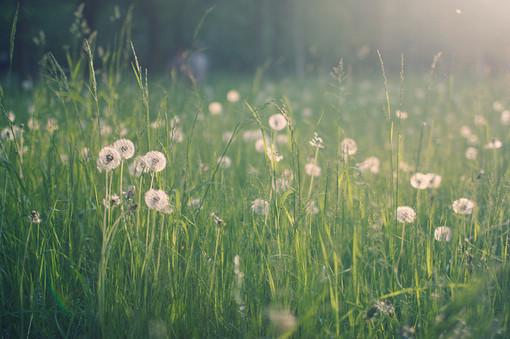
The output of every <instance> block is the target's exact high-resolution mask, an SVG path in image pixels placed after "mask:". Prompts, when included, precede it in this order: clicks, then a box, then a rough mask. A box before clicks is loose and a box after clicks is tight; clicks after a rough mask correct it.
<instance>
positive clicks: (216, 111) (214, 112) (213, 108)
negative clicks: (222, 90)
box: [209, 102, 223, 115]
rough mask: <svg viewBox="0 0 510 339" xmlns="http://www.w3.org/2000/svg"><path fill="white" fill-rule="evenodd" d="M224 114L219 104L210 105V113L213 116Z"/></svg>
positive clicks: (212, 103)
mask: <svg viewBox="0 0 510 339" xmlns="http://www.w3.org/2000/svg"><path fill="white" fill-rule="evenodd" d="M222 112H223V106H222V105H221V104H220V103H219V102H211V103H210V104H209V113H211V115H219V114H221V113H222Z"/></svg>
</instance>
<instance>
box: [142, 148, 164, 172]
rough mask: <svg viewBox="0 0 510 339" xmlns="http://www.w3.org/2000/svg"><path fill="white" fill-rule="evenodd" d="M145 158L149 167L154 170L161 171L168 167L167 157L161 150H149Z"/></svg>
mask: <svg viewBox="0 0 510 339" xmlns="http://www.w3.org/2000/svg"><path fill="white" fill-rule="evenodd" d="M143 160H144V161H145V164H146V166H147V168H148V169H149V170H151V171H154V172H161V171H162V170H164V169H165V167H166V158H165V155H164V154H163V153H161V152H159V151H150V152H147V153H146V154H145V155H144V157H143Z"/></svg>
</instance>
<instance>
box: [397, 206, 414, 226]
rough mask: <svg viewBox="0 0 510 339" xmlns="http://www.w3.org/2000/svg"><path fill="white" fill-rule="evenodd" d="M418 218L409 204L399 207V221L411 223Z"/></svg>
mask: <svg viewBox="0 0 510 339" xmlns="http://www.w3.org/2000/svg"><path fill="white" fill-rule="evenodd" d="M415 219H416V212H414V210H413V209H412V208H411V207H409V206H400V207H398V208H397V221H398V222H403V223H411V222H413V221H414V220H415Z"/></svg>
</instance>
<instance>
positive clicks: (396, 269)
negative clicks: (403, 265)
mask: <svg viewBox="0 0 510 339" xmlns="http://www.w3.org/2000/svg"><path fill="white" fill-rule="evenodd" d="M405 229H406V223H403V225H402V239H401V242H400V253H399V254H398V259H397V264H396V265H395V278H397V284H398V286H400V288H403V287H402V284H401V283H400V280H399V279H398V265H399V263H400V258H401V257H402V252H403V251H404V233H405Z"/></svg>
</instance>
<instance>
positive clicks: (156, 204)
mask: <svg viewBox="0 0 510 339" xmlns="http://www.w3.org/2000/svg"><path fill="white" fill-rule="evenodd" d="M145 203H146V204H147V207H149V208H150V209H154V210H156V211H159V212H165V211H166V210H167V209H168V207H169V205H168V195H167V194H166V193H165V192H164V191H163V190H155V189H152V188H151V189H150V190H148V191H147V192H146V193H145Z"/></svg>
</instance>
